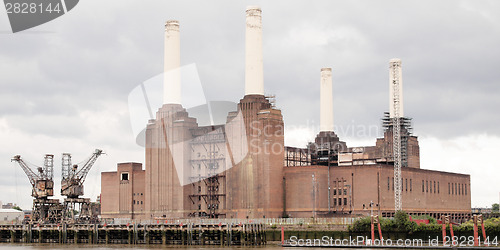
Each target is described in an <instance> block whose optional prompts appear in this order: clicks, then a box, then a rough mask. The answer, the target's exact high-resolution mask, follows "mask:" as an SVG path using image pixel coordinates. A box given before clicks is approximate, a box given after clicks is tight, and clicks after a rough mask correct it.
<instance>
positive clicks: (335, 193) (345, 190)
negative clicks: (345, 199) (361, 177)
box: [333, 188, 347, 195]
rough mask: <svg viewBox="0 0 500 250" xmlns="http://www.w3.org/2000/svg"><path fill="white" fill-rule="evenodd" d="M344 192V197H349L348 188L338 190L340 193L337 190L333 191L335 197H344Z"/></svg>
mask: <svg viewBox="0 0 500 250" xmlns="http://www.w3.org/2000/svg"><path fill="white" fill-rule="evenodd" d="M342 190H343V193H344V195H347V188H344V189H338V192H337V189H333V195H337V193H338V195H342Z"/></svg>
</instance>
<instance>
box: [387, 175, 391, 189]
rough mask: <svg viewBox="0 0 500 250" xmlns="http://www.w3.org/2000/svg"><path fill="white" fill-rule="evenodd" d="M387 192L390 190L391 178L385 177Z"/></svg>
mask: <svg viewBox="0 0 500 250" xmlns="http://www.w3.org/2000/svg"><path fill="white" fill-rule="evenodd" d="M387 190H391V178H390V177H387Z"/></svg>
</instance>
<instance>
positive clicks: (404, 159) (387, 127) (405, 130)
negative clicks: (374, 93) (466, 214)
mask: <svg viewBox="0 0 500 250" xmlns="http://www.w3.org/2000/svg"><path fill="white" fill-rule="evenodd" d="M393 121H394V119H391V118H390V114H389V112H384V117H383V118H382V128H383V129H384V133H389V134H392V132H393ZM411 121H412V118H409V117H400V118H399V127H400V133H399V135H400V136H399V137H400V138H401V139H400V140H401V142H400V146H401V149H400V152H399V153H400V155H401V167H408V152H409V151H408V138H409V137H410V136H412V135H413V128H412V124H411ZM386 154H387V155H385V156H384V157H385V158H386V159H394V154H393V153H392V152H386Z"/></svg>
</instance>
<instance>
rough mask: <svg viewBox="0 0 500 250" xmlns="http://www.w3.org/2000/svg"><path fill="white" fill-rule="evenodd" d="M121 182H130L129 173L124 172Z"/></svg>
mask: <svg viewBox="0 0 500 250" xmlns="http://www.w3.org/2000/svg"><path fill="white" fill-rule="evenodd" d="M120 180H122V181H128V173H127V172H122V174H121V176H120Z"/></svg>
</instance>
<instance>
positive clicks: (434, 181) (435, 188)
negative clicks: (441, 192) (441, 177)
mask: <svg viewBox="0 0 500 250" xmlns="http://www.w3.org/2000/svg"><path fill="white" fill-rule="evenodd" d="M434 193H436V181H434Z"/></svg>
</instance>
